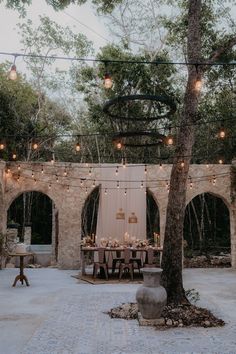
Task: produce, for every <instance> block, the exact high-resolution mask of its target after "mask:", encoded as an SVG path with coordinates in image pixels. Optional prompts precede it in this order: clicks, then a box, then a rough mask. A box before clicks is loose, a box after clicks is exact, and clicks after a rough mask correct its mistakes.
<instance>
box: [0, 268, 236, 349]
mask: <svg viewBox="0 0 236 354" xmlns="http://www.w3.org/2000/svg"><path fill="white" fill-rule="evenodd" d="M26 273H27V276H28V278H29V281H30V286H29V287H26V286H21V285H20V284H19V285H17V286H16V287H15V288H12V287H11V284H12V282H13V280H14V277H15V275H16V274H18V269H5V270H2V271H0V301H1V306H0V354H59V353H60V354H144V353H145V354H146V353H149V354H152V353H153V354H154V353H155V354H162V353H166V354H178V353H186V354H187V353H208V354H209V353H218V354H229V353H231V354H235V353H236V336H235V333H236V281H235V280H236V271H235V270H232V269H185V270H184V284H185V288H186V289H195V290H196V291H198V292H199V293H200V301H199V303H198V305H199V306H202V307H207V308H208V309H210V310H211V311H212V312H213V313H214V314H215V315H216V316H217V317H219V318H222V319H223V320H224V321H225V322H226V325H225V326H223V327H218V328H170V329H169V330H165V331H161V330H156V329H155V328H152V327H148V328H147V327H140V326H139V325H138V322H137V321H136V320H132V321H131V320H130V321H127V320H122V319H111V318H110V317H109V316H108V315H107V314H106V313H105V312H107V311H109V310H110V309H111V308H112V307H115V306H118V305H120V304H121V303H125V302H134V301H135V292H136V289H137V288H138V287H139V286H140V285H138V284H102V285H92V284H88V283H83V282H79V281H78V280H77V279H75V278H72V277H71V275H75V274H77V272H75V271H62V270H57V269H50V268H45V269H44V268H42V269H26Z"/></svg>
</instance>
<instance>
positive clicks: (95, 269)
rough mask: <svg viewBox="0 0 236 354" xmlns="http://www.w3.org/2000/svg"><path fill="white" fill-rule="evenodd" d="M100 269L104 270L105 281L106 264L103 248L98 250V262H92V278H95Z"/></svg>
mask: <svg viewBox="0 0 236 354" xmlns="http://www.w3.org/2000/svg"><path fill="white" fill-rule="evenodd" d="M102 269H103V270H104V273H105V276H106V279H107V280H108V264H107V262H106V258H105V249H104V248H100V249H99V250H98V262H94V265H93V277H94V278H96V277H97V273H98V270H100V271H101V270H102Z"/></svg>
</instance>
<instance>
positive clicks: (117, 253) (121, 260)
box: [112, 251, 124, 274]
mask: <svg viewBox="0 0 236 354" xmlns="http://www.w3.org/2000/svg"><path fill="white" fill-rule="evenodd" d="M121 263H124V257H121V251H115V258H113V259H112V274H114V273H115V271H116V268H117V265H118V266H119V268H120V265H121Z"/></svg>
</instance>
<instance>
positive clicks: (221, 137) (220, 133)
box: [218, 127, 226, 139]
mask: <svg viewBox="0 0 236 354" xmlns="http://www.w3.org/2000/svg"><path fill="white" fill-rule="evenodd" d="M225 136H226V133H225V129H224V127H221V128H220V130H219V133H218V137H219V138H220V139H224V138H225Z"/></svg>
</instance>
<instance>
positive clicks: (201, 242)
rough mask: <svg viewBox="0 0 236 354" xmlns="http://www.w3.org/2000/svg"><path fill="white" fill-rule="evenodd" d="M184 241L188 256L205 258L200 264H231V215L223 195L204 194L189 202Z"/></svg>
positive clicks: (185, 251)
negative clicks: (221, 196) (222, 197)
mask: <svg viewBox="0 0 236 354" xmlns="http://www.w3.org/2000/svg"><path fill="white" fill-rule="evenodd" d="M184 240H185V242H184V246H185V247H184V254H185V257H186V259H188V258H189V259H190V258H195V260H196V259H197V257H198V259H201V260H202V263H203V264H201V262H200V263H198V262H197V261H195V263H196V266H201V265H202V266H213V267H214V266H221V265H222V266H224V265H225V266H230V256H229V255H230V247H231V246H230V215H229V210H228V208H227V206H226V204H225V203H224V201H223V200H222V199H221V198H220V197H218V196H215V195H213V194H211V193H202V194H199V195H197V196H196V197H195V198H193V199H192V200H191V201H190V202H189V204H188V205H187V207H186V210H185V221H184ZM187 263H188V261H187Z"/></svg>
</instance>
